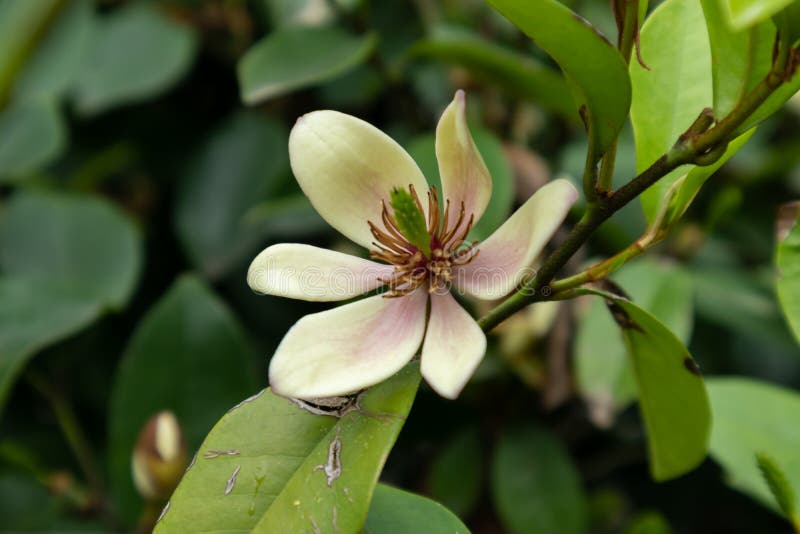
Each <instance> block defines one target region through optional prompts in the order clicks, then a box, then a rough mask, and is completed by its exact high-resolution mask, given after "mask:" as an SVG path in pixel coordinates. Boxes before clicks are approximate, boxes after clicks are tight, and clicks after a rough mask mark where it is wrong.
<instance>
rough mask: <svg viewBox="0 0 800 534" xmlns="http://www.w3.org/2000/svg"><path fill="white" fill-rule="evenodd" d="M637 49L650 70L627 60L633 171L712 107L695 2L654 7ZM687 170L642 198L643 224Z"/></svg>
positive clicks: (670, 0) (707, 56) (704, 37)
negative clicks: (702, 112)
mask: <svg viewBox="0 0 800 534" xmlns="http://www.w3.org/2000/svg"><path fill="white" fill-rule="evenodd" d="M640 47H641V51H642V56H643V57H644V60H645V62H646V63H647V65H648V67H649V68H650V70H647V69H645V68H644V67H642V66H641V65H640V64H639V62H638V61H632V62H631V66H630V71H631V83H632V85H633V101H632V102H631V122H632V124H633V134H634V138H635V141H636V172H637V173H640V172H642V171H644V170H645V169H646V168H648V167H649V166H650V165H651V164H652V163H653V162H655V161H656V160H657V159H658V158H660V157H661V156H662V155H663V154H664V153H665V152H667V151H668V150H669V149H670V148H671V147H672V146H673V145H674V144H675V141H677V139H678V136H679V135H680V134H682V133H683V132H684V131H686V129H687V128H688V127H689V126H690V125H691V124H692V122H693V121H694V120H695V119H696V118H697V115H698V114H699V113H700V111H701V110H702V109H703V108H705V107H709V106H711V104H712V79H711V69H710V67H711V53H710V49H709V44H708V32H707V30H706V25H705V21H704V19H703V9H702V6H701V5H700V2H698V1H697V0H667V1H666V2H664V3H662V4H661V5H659V6H658V7H657V8H656V9H655V10H654V11H653V13H652V14H651V15H650V17H648V19H647V20H646V21H645V23H644V25H643V26H642V30H641V33H640ZM690 169H691V166H689V165H683V166H681V167H679V168H677V169H675V170H673V171H672V172H670V173H669V174H667V175H666V176H665V177H664V178H662V179H661V180H659V181H658V182H657V183H656V184H655V185H653V186H652V187H650V188H649V189H648V190H647V191H645V192H644V193H643V194H642V196H641V199H642V206H643V208H644V211H645V215H646V217H647V220H648V221H650V222H652V221H653V219H654V218H655V216H656V214H657V213H658V208H659V205H660V203H661V199H662V198H663V197H664V194H665V193H666V191H667V189H669V187H670V186H671V185H672V184H673V182H675V181H676V180H677V179H678V178H680V177H681V176H683V175H685V174H686V173H688V172H689V170H690Z"/></svg>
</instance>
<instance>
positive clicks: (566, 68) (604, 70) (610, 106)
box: [487, 0, 631, 156]
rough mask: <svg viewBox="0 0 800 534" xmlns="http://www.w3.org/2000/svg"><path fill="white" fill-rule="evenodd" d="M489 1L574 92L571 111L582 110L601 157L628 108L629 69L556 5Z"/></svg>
mask: <svg viewBox="0 0 800 534" xmlns="http://www.w3.org/2000/svg"><path fill="white" fill-rule="evenodd" d="M487 1H488V3H489V4H490V5H491V6H492V7H494V8H495V9H496V10H498V11H499V12H500V13H502V14H503V15H504V16H506V17H507V18H508V19H509V20H510V21H511V22H513V23H514V24H515V25H516V26H517V27H518V28H520V29H521V30H522V31H523V32H525V34H527V35H528V36H529V37H530V38H532V39H533V40H534V41H535V42H536V44H537V45H538V46H540V47H541V48H542V49H544V51H545V52H547V53H548V54H549V55H550V56H551V57H552V58H553V59H554V60H555V61H556V63H558V65H559V66H560V67H561V70H562V71H563V72H564V76H565V77H566V78H567V81H568V82H569V83H570V85H571V87H572V92H573V96H574V97H575V100H576V106H575V111H578V110H579V109H580V108H581V107H583V106H585V109H586V113H587V116H588V119H589V121H588V122H589V125H588V126H589V132H590V144H591V145H592V146H593V147H594V152H595V153H596V154H597V155H598V156H599V155H602V154H603V153H605V151H606V150H607V149H608V148H609V147H610V146H611V144H612V143H613V142H614V140H615V139H616V138H617V135H618V134H619V131H620V130H621V129H622V127H623V125H624V124H625V121H626V120H627V118H628V109H629V108H630V105H631V81H630V79H629V77H628V72H627V71H628V67H627V65H626V64H625V60H624V59H623V58H622V56H621V55H620V53H619V52H618V51H617V49H616V48H615V47H614V46H613V45H612V44H611V43H610V42H608V40H607V39H606V38H605V37H603V36H602V35H600V34H599V33H598V32H597V31H596V30H595V29H594V28H593V27H592V26H591V25H590V24H589V23H588V22H586V21H585V20H583V19H582V18H581V17H580V16H578V15H576V14H575V13H573V12H572V11H570V10H569V9H568V8H567V7H565V6H564V5H562V4H561V3H559V2H557V1H555V0H487Z"/></svg>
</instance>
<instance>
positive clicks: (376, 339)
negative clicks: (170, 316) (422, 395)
mask: <svg viewBox="0 0 800 534" xmlns="http://www.w3.org/2000/svg"><path fill="white" fill-rule="evenodd" d="M289 156H290V160H291V165H292V170H293V171H294V175H295V177H296V178H297V181H298V183H299V184H300V187H301V188H302V190H303V192H304V193H305V194H306V196H307V197H308V198H309V200H310V201H311V204H312V205H313V206H314V208H315V209H316V210H317V211H318V212H319V214H320V215H321V216H322V217H323V218H324V219H325V220H326V221H327V222H328V223H329V224H330V225H331V226H333V227H334V228H335V229H336V230H338V231H339V232H341V233H342V234H344V235H345V236H346V237H348V238H349V239H351V240H352V241H354V242H355V243H357V244H359V245H362V246H364V247H365V248H367V249H368V250H370V252H371V255H372V258H373V259H377V260H380V262H381V263H379V262H376V261H371V260H366V259H362V258H358V257H355V256H350V255H348V254H344V253H340V252H335V251H331V250H327V249H322V248H318V247H313V246H309V245H301V244H279V245H273V246H271V247H268V248H267V249H266V250H264V251H263V252H261V253H260V254H259V255H258V256H257V257H256V258H255V260H253V263H252V264H251V265H250V269H249V271H248V275H247V280H248V284H249V285H250V287H251V288H252V289H253V290H254V291H256V292H258V293H262V294H269V295H280V296H284V297H290V298H296V299H303V300H311V301H336V300H346V299H351V298H354V297H357V296H359V295H362V294H364V293H366V292H369V291H373V290H376V289H378V288H381V287H387V291H386V292H385V293H383V294H379V295H375V296H370V297H367V298H364V299H361V300H358V301H356V302H352V303H349V304H345V305H343V306H339V307H337V308H334V309H331V310H327V311H323V312H320V313H314V314H311V315H307V316H305V317H303V318H302V319H300V320H299V321H298V322H297V323H296V324H295V325H294V326H293V327H292V328H291V329H290V330H289V331H288V332H287V334H286V336H285V337H284V338H283V340H282V341H281V343H280V345H279V346H278V349H277V350H276V352H275V354H274V356H273V357H272V361H271V362H270V367H269V380H270V385H271V386H272V389H273V391H274V392H275V393H277V394H279V395H283V396H287V397H296V398H305V399H311V398H322V397H331V396H336V395H343V394H347V393H352V392H354V391H358V390H360V389H363V388H365V387H368V386H371V385H374V384H376V383H378V382H381V381H382V380H385V379H386V378H388V377H390V376H392V375H393V374H395V373H396V372H397V371H399V370H400V369H401V368H402V367H403V366H404V365H405V364H406V363H407V362H408V361H409V360H411V358H413V356H414V355H415V354H416V353H417V350H418V349H419V347H420V345H422V352H421V373H422V376H423V377H424V378H425V380H426V381H427V382H428V384H430V386H431V387H432V388H433V389H434V390H435V391H436V392H437V393H439V394H440V395H442V396H444V397H447V398H456V397H457V396H458V395H459V393H460V392H461V390H462V389H463V387H464V385H465V384H466V383H467V381H468V380H469V378H470V377H471V376H472V374H473V372H474V371H475V369H476V367H477V366H478V364H479V363H480V361H481V359H482V358H483V356H484V353H485V351H486V337H485V335H484V333H483V331H482V330H481V328H480V327H479V326H478V324H477V323H476V322H475V320H474V319H473V318H472V317H471V316H470V315H469V313H467V312H466V310H464V309H463V308H462V307H461V305H460V304H459V303H458V302H457V301H456V299H455V298H454V297H453V296H452V295H451V294H450V291H449V288H450V287H451V286H452V287H454V288H457V289H458V290H459V291H463V292H465V293H467V294H470V295H473V296H475V297H477V298H480V299H496V298H499V297H502V296H504V295H506V294H508V293H509V292H511V291H512V290H513V289H514V288H515V287H516V286H517V285H519V283H520V282H521V281H522V280H523V279H524V278H525V277H526V276H530V274H531V273H532V271H531V270H530V266H531V264H532V263H533V261H534V260H535V258H536V257H537V256H538V254H539V253H540V252H541V251H542V249H543V248H544V246H545V245H546V243H547V241H548V240H549V239H550V237H551V236H552V234H553V233H554V232H555V230H556V229H557V228H558V227H559V226H560V225H561V223H562V222H563V220H564V218H565V217H566V215H567V213H568V212H569V209H570V207H571V206H572V204H573V203H574V202H575V200H576V199H577V196H578V193H577V191H576V190H575V188H574V187H573V186H572V185H571V184H570V183H569V182H568V181H566V180H556V181H554V182H551V183H549V184H547V185H545V186H544V187H542V188H541V189H539V190H538V191H537V192H536V194H534V195H533V196H532V197H531V198H530V199H528V201H527V202H525V204H523V205H522V206H521V207H520V208H519V209H518V210H517V211H516V212H515V213H514V214H513V215H512V216H511V217H510V218H509V219H508V220H507V221H506V222H505V223H504V224H503V225H502V226H501V227H500V228H499V229H498V230H497V231H495V232H494V233H493V234H492V235H491V236H489V238H488V239H486V240H485V241H484V242H482V243H470V242H466V241H465V239H466V236H467V234H468V233H469V230H470V228H471V227H472V225H473V224H474V223H475V222H476V221H477V220H478V219H479V218H480V216H481V215H482V214H483V211H484V210H485V208H486V205H487V204H488V202H489V197H490V196H491V190H492V179H491V176H490V175H489V171H488V170H487V169H486V165H485V164H484V162H483V159H482V158H481V155H480V153H479V152H478V149H477V148H476V146H475V143H474V142H473V140H472V136H471V134H470V132H469V129H468V127H467V121H466V114H465V96H464V93H463V91H458V92H457V93H456V95H455V98H454V100H453V102H452V103H451V104H450V105H449V106H448V107H447V109H445V111H444V113H443V115H442V117H441V119H440V121H439V124H438V126H437V128H436V157H437V160H438V162H439V173H440V175H441V180H442V191H441V197H440V196H439V192H438V191H437V190H436V189H435V188H430V189H429V188H428V184H427V182H426V181H425V178H424V177H423V175H422V173H421V172H420V170H419V168H418V167H417V165H416V164H415V163H414V160H413V159H412V158H411V156H409V155H408V154H407V153H406V152H405V151H404V150H403V149H402V148H401V147H400V146H399V145H398V144H397V143H396V142H395V141H393V140H392V139H391V138H390V137H388V136H387V135H386V134H384V133H383V132H381V131H380V130H378V129H377V128H375V127H374V126H372V125H370V124H368V123H366V122H364V121H362V120H360V119H357V118H355V117H352V116H350V115H345V114H343V113H339V112H336V111H315V112H312V113H309V114H307V115H304V116H303V117H300V119H298V121H297V124H296V125H295V126H294V128H293V129H292V132H291V134H290V136H289ZM420 193H422V194H424V195H425V197H423V198H425V202H423V201H421V200H420V196H419V194H420ZM440 207H441V208H443V210H441V211H440ZM390 208H391V210H390ZM429 303H430V308H429V309H430V311H429V312H428V305H429Z"/></svg>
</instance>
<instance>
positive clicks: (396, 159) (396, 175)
mask: <svg viewBox="0 0 800 534" xmlns="http://www.w3.org/2000/svg"><path fill="white" fill-rule="evenodd" d="M289 158H290V160H291V163H292V170H293V171H294V175H295V177H296V178H297V182H298V183H299V184H300V187H301V188H302V189H303V192H304V193H305V194H306V196H307V197H308V198H309V200H310V201H311V204H313V205H314V208H316V210H317V211H318V212H319V214H320V215H322V217H323V218H324V219H325V220H326V221H328V223H329V224H330V225H331V226H333V227H334V228H336V229H337V230H338V231H339V232H341V233H342V234H344V235H345V236H347V237H348V238H350V239H352V240H353V241H355V242H356V243H358V244H359V245H362V246H364V247H366V248H370V247H371V243H372V241H373V238H372V234H371V233H370V231H369V226H368V225H367V221H373V222H375V223H379V221H380V220H381V218H380V214H381V200H382V199H383V200H388V198H389V191H390V190H391V189H392V188H394V187H401V188H407V187H408V186H409V184H412V185H413V186H414V187H415V188H416V189H417V192H418V194H420V195H424V194H425V192H426V191H427V190H428V184H427V182H426V181H425V177H424V176H423V175H422V172H421V171H420V170H419V167H417V164H416V163H414V160H413V159H411V156H409V155H408V153H407V152H406V151H405V150H403V148H402V147H401V146H400V145H398V144H397V143H396V142H395V141H393V140H392V139H391V138H390V137H389V136H387V135H386V134H385V133H383V132H381V131H380V130H378V129H377V128H375V127H374V126H372V125H371V124H369V123H367V122H364V121H362V120H361V119H357V118H355V117H352V116H350V115H345V114H344V113H339V112H337V111H315V112H313V113H309V114H307V115H303V116H302V117H300V118H299V119H298V120H297V124H295V126H294V128H292V133H291V134H290V135H289Z"/></svg>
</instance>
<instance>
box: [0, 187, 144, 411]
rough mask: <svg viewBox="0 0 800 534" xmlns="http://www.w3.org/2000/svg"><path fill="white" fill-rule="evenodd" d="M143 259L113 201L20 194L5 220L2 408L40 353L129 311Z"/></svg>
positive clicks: (0, 227)
mask: <svg viewBox="0 0 800 534" xmlns="http://www.w3.org/2000/svg"><path fill="white" fill-rule="evenodd" d="M141 261H142V258H141V250H140V243H139V236H138V235H137V232H136V231H135V229H134V228H133V225H132V224H131V223H130V221H128V220H127V219H126V218H125V217H124V216H123V215H122V214H120V213H119V212H117V211H116V209H114V208H113V207H112V206H110V205H109V204H108V203H106V202H105V201H102V200H99V199H94V198H90V197H85V196H75V195H62V194H52V193H50V194H47V193H25V192H21V193H17V194H16V195H14V196H13V197H12V199H11V200H10V201H9V202H8V204H7V205H6V206H5V210H4V212H3V214H2V219H0V273H2V276H0V318H2V320H0V409H2V406H3V404H4V402H5V399H6V397H7V396H8V394H9V391H10V389H11V386H12V385H13V383H14V380H15V379H16V377H17V375H18V374H19V372H20V371H21V369H22V368H23V366H24V365H25V363H26V362H27V360H28V359H29V358H30V357H31V356H33V355H34V354H35V353H36V352H37V351H38V350H41V349H42V348H44V347H45V346H47V345H50V344H52V343H54V342H56V341H58V340H60V339H63V338H65V337H67V336H69V335H70V334H73V333H75V332H76V331H77V330H80V329H81V328H83V327H85V326H87V325H88V324H89V323H91V322H92V321H93V320H95V319H96V318H97V317H98V316H99V315H100V314H101V313H102V312H103V311H105V310H107V309H109V308H111V309H118V308H121V307H122V306H124V304H125V303H126V302H127V300H128V299H129V298H130V295H131V293H132V291H133V288H134V284H135V282H136V279H137V278H138V275H139V269H140V266H141Z"/></svg>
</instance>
